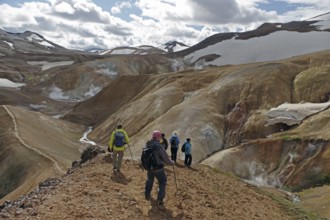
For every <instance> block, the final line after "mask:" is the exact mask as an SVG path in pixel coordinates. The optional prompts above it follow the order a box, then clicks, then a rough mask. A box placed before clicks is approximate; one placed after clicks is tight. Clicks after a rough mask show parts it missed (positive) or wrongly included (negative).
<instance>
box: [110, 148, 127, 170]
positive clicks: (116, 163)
mask: <svg viewBox="0 0 330 220" xmlns="http://www.w3.org/2000/svg"><path fill="white" fill-rule="evenodd" d="M123 157H124V151H115V150H114V151H113V153H112V165H113V168H114V169H115V168H116V169H117V170H120V168H121V163H122V161H123Z"/></svg>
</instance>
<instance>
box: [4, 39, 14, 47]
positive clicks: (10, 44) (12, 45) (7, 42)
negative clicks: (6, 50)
mask: <svg viewBox="0 0 330 220" xmlns="http://www.w3.org/2000/svg"><path fill="white" fill-rule="evenodd" d="M4 42H5V43H6V44H8V45H9V47H10V49H15V47H14V44H13V43H11V42H9V41H4Z"/></svg>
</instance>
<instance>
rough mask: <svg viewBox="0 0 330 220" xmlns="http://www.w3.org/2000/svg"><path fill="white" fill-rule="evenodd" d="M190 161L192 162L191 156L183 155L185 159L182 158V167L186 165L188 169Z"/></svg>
mask: <svg viewBox="0 0 330 220" xmlns="http://www.w3.org/2000/svg"><path fill="white" fill-rule="evenodd" d="M191 161H192V156H191V154H185V157H184V165H187V166H188V167H190V165H191Z"/></svg>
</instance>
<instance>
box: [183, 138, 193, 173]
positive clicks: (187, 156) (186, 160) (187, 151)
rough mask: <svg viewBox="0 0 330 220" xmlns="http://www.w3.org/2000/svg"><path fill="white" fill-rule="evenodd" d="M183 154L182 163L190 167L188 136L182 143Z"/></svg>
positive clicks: (190, 157)
mask: <svg viewBox="0 0 330 220" xmlns="http://www.w3.org/2000/svg"><path fill="white" fill-rule="evenodd" d="M184 156H185V157H184V165H185V166H187V167H190V165H191V161H192V156H191V143H190V138H187V139H186V142H185V143H184Z"/></svg>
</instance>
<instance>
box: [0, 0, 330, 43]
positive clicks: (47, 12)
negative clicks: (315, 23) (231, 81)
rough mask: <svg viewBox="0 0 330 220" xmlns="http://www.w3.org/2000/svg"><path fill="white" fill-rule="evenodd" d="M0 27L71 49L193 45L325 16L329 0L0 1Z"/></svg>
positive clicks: (328, 7)
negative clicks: (33, 34) (268, 24)
mask: <svg viewBox="0 0 330 220" xmlns="http://www.w3.org/2000/svg"><path fill="white" fill-rule="evenodd" d="M0 11H1V19H0V28H1V29H3V30H5V31H10V32H24V31H27V30H29V31H33V32H36V33H38V34H41V35H43V36H44V37H45V38H47V39H48V40H51V41H53V42H55V43H57V44H59V45H62V46H64V47H67V48H72V49H85V48H88V47H98V48H113V47H117V46H139V45H146V44H147V45H153V46H158V47H159V46H161V45H164V43H166V42H167V41H171V40H178V41H181V42H183V43H185V44H187V45H193V44H196V43H198V42H199V41H201V40H203V39H205V38H206V37H208V36H210V35H212V34H215V33H219V32H229V31H230V32H236V31H248V30H252V29H255V28H257V27H258V26H260V25H261V24H262V23H264V22H289V21H293V20H304V19H308V18H311V17H314V16H317V15H320V14H323V13H327V12H330V4H329V0H123V1H116V0H64V1H63V0H0Z"/></svg>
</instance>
